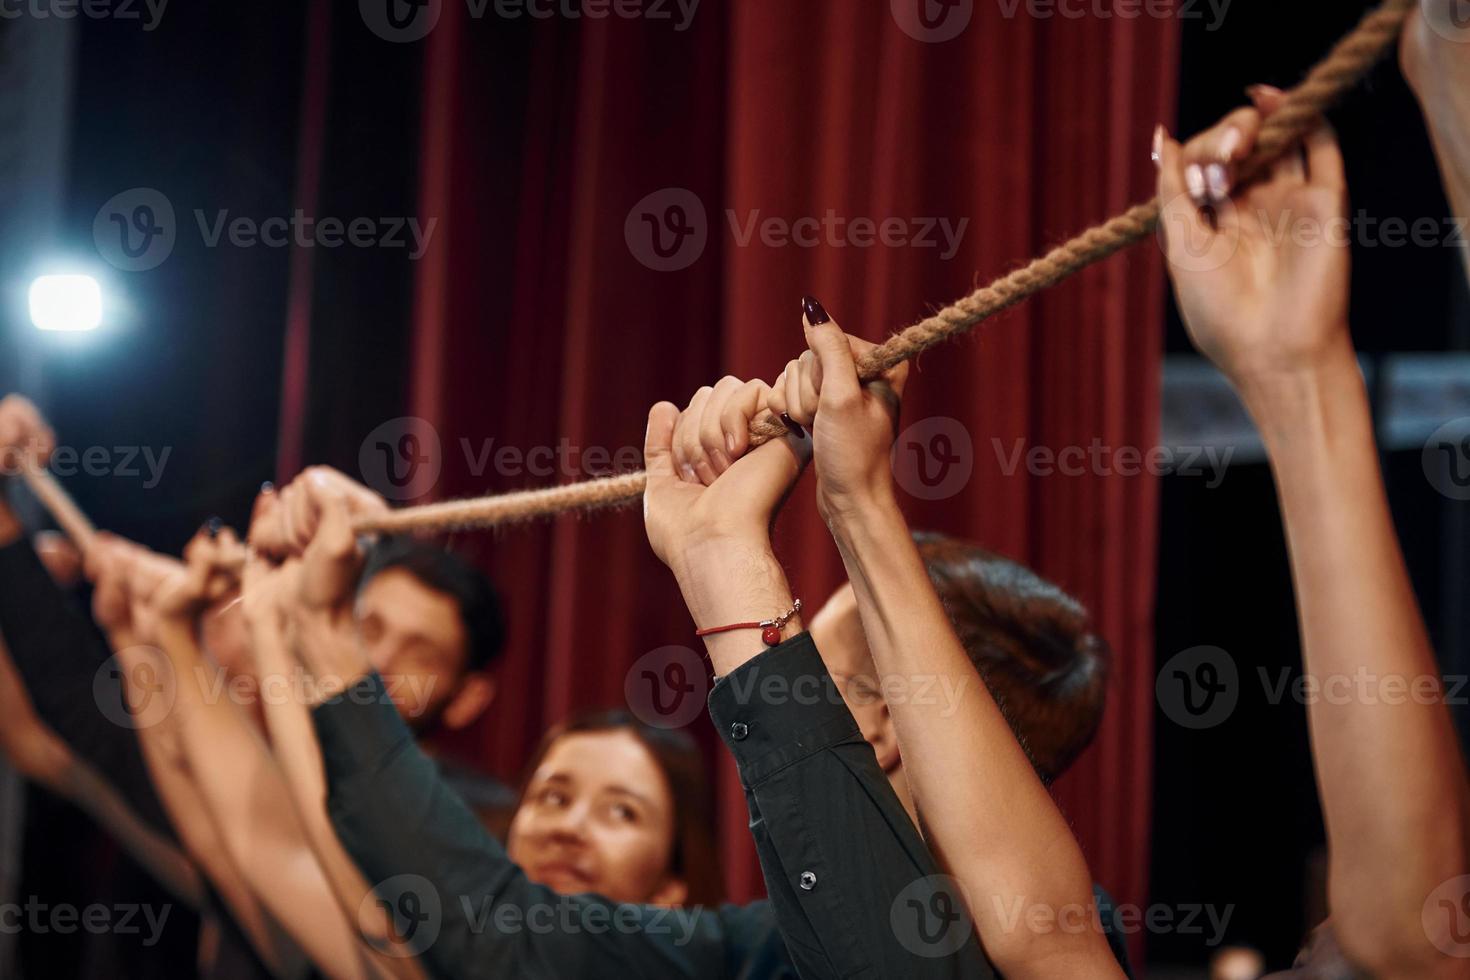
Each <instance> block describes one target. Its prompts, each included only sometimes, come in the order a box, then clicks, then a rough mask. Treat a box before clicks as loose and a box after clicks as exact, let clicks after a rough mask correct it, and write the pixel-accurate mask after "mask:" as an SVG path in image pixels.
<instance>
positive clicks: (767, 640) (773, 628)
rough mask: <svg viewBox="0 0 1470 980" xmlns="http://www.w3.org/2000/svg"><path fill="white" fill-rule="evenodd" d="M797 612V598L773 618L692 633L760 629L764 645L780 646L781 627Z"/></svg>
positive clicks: (706, 634)
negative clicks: (791, 604)
mask: <svg viewBox="0 0 1470 980" xmlns="http://www.w3.org/2000/svg"><path fill="white" fill-rule="evenodd" d="M799 612H801V600H800V599H797V600H796V604H795V605H793V606H792V607H791V608H790V609H788V610H787V611H786V612H785V613H784V614H783V615H780V616H777V617H776V618H775V619H763V620H761V621H760V622H758V623H731V624H730V625H729V626H710V627H706V628H705V629H702V630H695V631H694V635H695V636H709V635H710V634H712V633H728V632H730V631H731V630H755V629H758V630H760V631H761V642H763V643H764V644H765V645H766V646H768V647H774V646H780V644H781V628H782V627H783V626H785V625H786V623H787V622H788V621H789V620H790V619H791V617H792V616H795V615H796V614H797V613H799Z"/></svg>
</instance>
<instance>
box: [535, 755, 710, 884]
mask: <svg viewBox="0 0 1470 980" xmlns="http://www.w3.org/2000/svg"><path fill="white" fill-rule="evenodd" d="M506 849H507V850H508V851H509V853H510V857H511V860H513V861H515V862H516V864H518V865H520V866H521V868H522V869H523V870H524V871H525V872H526V875H527V876H528V877H530V879H531V880H532V881H535V882H539V883H540V884H543V885H545V886H547V887H548V888H552V889H554V890H555V891H558V892H560V893H562V894H564V895H573V894H578V893H581V892H596V893H598V894H600V895H603V896H605V897H607V898H610V899H612V900H613V901H616V902H640V903H648V904H655V905H677V904H679V903H680V902H682V901H683V900H684V896H685V894H686V893H687V889H686V888H685V886H684V883H683V882H682V881H679V880H678V879H675V878H673V876H672V874H671V871H670V867H669V865H670V862H671V860H672V855H673V850H674V800H673V795H672V793H671V792H670V790H669V785H668V780H667V779H665V778H664V775H663V772H662V771H661V770H660V769H659V767H658V763H657V762H656V761H655V760H654V758H653V755H652V754H651V753H649V751H648V750H647V749H646V748H644V747H643V743H641V742H640V741H638V739H637V738H636V737H635V736H633V735H632V734H630V733H628V732H626V731H605V732H574V733H572V734H569V735H563V736H562V737H561V738H558V739H557V740H556V741H555V742H554V743H552V746H551V749H550V751H548V752H547V753H546V757H545V758H544V759H542V760H541V765H540V767H538V768H537V770H536V771H535V772H534V773H533V774H532V775H531V781H530V784H529V785H528V786H527V787H526V795H525V798H524V799H523V800H522V802H521V806H520V809H518V810H517V811H516V815H515V819H514V820H512V821H511V825H510V836H509V839H508V841H507V843H506Z"/></svg>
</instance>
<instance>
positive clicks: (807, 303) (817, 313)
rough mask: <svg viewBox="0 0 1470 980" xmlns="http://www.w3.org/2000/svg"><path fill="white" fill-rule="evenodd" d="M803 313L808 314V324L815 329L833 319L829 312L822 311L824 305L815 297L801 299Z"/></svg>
mask: <svg viewBox="0 0 1470 980" xmlns="http://www.w3.org/2000/svg"><path fill="white" fill-rule="evenodd" d="M801 312H802V313H804V314H806V322H807V323H810V324H811V325H812V326H814V327H815V326H816V325H817V324H819V323H826V322H827V321H829V320H831V319H832V318H831V317H830V316H828V315H827V311H826V310H824V309H822V304H821V303H818V302H817V298H816V297H815V296H803V297H802V298H801Z"/></svg>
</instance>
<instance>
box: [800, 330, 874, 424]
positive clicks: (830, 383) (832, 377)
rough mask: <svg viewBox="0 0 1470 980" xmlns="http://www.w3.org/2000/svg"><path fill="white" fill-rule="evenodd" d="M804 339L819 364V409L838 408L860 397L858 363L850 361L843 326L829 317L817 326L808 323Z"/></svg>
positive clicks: (840, 408)
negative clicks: (820, 386)
mask: <svg viewBox="0 0 1470 980" xmlns="http://www.w3.org/2000/svg"><path fill="white" fill-rule="evenodd" d="M806 342H807V346H808V347H809V348H810V349H811V350H812V352H813V353H815V354H816V357H817V360H818V361H820V362H821V365H822V389H821V393H820V398H821V407H822V409H827V408H835V409H837V410H838V411H841V410H842V409H843V408H844V407H846V406H849V405H852V404H854V403H855V402H856V401H857V400H858V399H859V398H861V397H862V384H861V382H859V381H858V374H857V365H856V364H855V363H854V362H853V359H852V348H851V347H850V346H849V345H848V342H847V335H846V334H844V333H843V332H842V328H841V327H839V326H838V325H837V323H836V322H835V321H832V320H828V321H827V322H825V323H819V324H816V325H811V324H810V322H809V323H808V326H807V328H806Z"/></svg>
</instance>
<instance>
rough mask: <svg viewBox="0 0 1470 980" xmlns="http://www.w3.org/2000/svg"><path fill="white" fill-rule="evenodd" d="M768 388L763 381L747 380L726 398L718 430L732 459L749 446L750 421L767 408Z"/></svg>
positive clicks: (736, 457) (743, 452)
mask: <svg viewBox="0 0 1470 980" xmlns="http://www.w3.org/2000/svg"><path fill="white" fill-rule="evenodd" d="M770 390H771V389H770V388H768V387H766V383H765V382H764V381H759V380H752V381H747V382H745V384H743V385H741V386H740V390H739V391H737V392H735V393H734V394H733V395H731V396H730V397H729V398H728V399H726V401H725V406H724V409H723V410H722V411H721V414H720V431H721V433H722V434H723V437H724V442H725V451H726V452H727V453H729V456H730V459H731V460H732V461H734V460H737V459H739V458H740V457H741V456H744V455H745V451H746V450H747V449H748V448H750V422H751V420H752V419H754V418H755V417H756V416H757V415H759V414H760V413H761V412H762V411H763V410H764V409H766V408H767V402H768V398H767V393H768V392H769V391H770Z"/></svg>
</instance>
